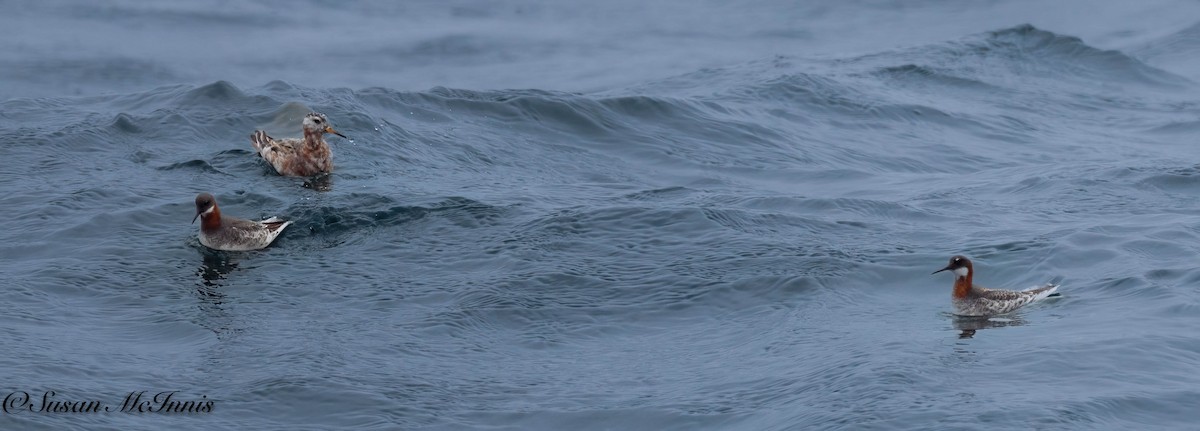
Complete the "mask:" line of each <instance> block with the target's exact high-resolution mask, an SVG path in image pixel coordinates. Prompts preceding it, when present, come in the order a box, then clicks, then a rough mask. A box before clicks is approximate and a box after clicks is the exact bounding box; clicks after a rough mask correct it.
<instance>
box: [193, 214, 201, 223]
mask: <svg viewBox="0 0 1200 431" xmlns="http://www.w3.org/2000/svg"><path fill="white" fill-rule="evenodd" d="M198 218H200V213H196V216H195V217H192V224H196V219H198Z"/></svg>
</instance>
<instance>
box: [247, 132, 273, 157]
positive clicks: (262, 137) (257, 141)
mask: <svg viewBox="0 0 1200 431" xmlns="http://www.w3.org/2000/svg"><path fill="white" fill-rule="evenodd" d="M270 143H271V137H270V136H267V132H264V131H262V130H255V131H254V133H251V134H250V144H251V145H254V150H255V151H258V154H259V155H260V156H261V155H262V152H263V148H266V147H267V144H270Z"/></svg>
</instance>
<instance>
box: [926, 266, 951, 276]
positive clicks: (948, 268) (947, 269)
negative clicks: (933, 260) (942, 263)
mask: <svg viewBox="0 0 1200 431" xmlns="http://www.w3.org/2000/svg"><path fill="white" fill-rule="evenodd" d="M949 270H950V267H948V266H947V267H945V268H942V269H939V270H937V271H934V272H933V273H932V274H929V275H933V274H937V273H939V272H942V271H949Z"/></svg>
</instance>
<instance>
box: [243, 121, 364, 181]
mask: <svg viewBox="0 0 1200 431" xmlns="http://www.w3.org/2000/svg"><path fill="white" fill-rule="evenodd" d="M301 126H302V127H303V128H304V137H303V138H287V139H275V138H272V137H270V136H267V132H264V131H262V130H255V131H254V133H252V134H250V143H251V144H253V145H254V149H255V150H257V151H258V155H260V156H262V158H263V160H266V161H267V163H270V164H271V166H273V167H274V168H275V172H278V173H279V175H286V176H292V177H311V176H313V175H318V174H326V173H329V172H331V171H333V153H332V152H330V151H329V144H327V143H325V138H324V135H325V134H326V133H332V134H335V135H338V136H341V137H342V138H346V135H343V134H341V133H338V132H337V131H336V130H333V127H330V126H329V119H328V118H325V114H322V113H319V112H313V113H311V114H308V115H305V116H304V121H303V122H302V123H301Z"/></svg>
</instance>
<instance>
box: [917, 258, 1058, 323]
mask: <svg viewBox="0 0 1200 431" xmlns="http://www.w3.org/2000/svg"><path fill="white" fill-rule="evenodd" d="M942 271H953V272H954V294H953V298H954V299H953V300H954V309H955V310H956V311H957V312H956V313H955V314H957V315H959V316H994V315H997V314H1004V313H1008V312H1011V311H1013V310H1016V309H1018V308H1021V307H1022V306H1024V305H1026V304H1029V303H1031V302H1033V301H1037V300H1039V299H1044V298H1046V297H1048V296H1051V295H1052V294H1054V291H1055V290H1058V285H1057V284H1053V283H1046V284H1045V285H1042V286H1039V287H1035V288H1032V289H1028V290H1021V291H1016V290H1003V289H988V288H986V287H983V286H979V285H977V284H974V283H972V282H971V280H972V277H973V276H974V275H975V270H974V267H972V266H971V260H970V259H967V258H966V257H965V256H954V257H951V258H950V264H948V265H946V267H945V268H942V269H939V270H937V271H934V272H933V273H934V274H937V273H939V272H942Z"/></svg>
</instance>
